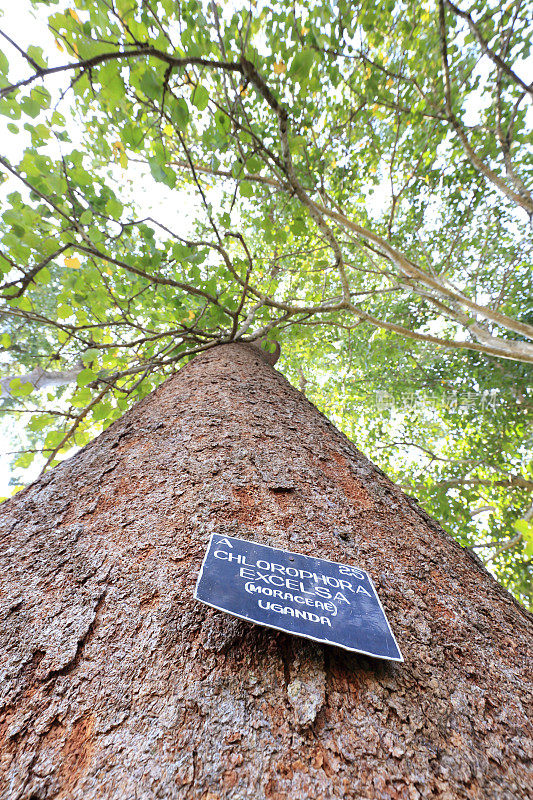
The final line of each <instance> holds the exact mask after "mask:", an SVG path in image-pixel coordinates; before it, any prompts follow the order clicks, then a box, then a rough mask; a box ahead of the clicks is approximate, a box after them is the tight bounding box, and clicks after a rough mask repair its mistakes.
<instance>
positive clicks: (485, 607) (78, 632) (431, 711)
mask: <svg viewBox="0 0 533 800" xmlns="http://www.w3.org/2000/svg"><path fill="white" fill-rule="evenodd" d="M1 522H2V529H3V533H2V538H1V542H2V570H1V585H2V589H1V594H0V600H1V604H2V615H3V622H2V628H1V638H2V642H1V644H2V684H1V712H0V750H1V776H2V777H1V779H0V780H1V786H2V789H1V790H0V796H1V797H2V798H9V800H18V799H19V798H26V799H27V800H38V799H39V800H40V799H42V800H44V799H45V798H68V799H69V800H71V799H72V800H76V798H80V799H81V798H84V800H93V799H94V800H103V799H104V798H105V799H106V800H118V799H119V798H120V799H121V800H122V798H124V799H128V800H129V798H139V799H141V798H188V799H189V798H194V799H196V798H198V799H199V800H221V799H222V798H233V800H237V798H241V799H242V798H257V800H259V798H270V799H271V800H276V798H277V799H278V800H281V799H282V798H290V799H291V800H296V799H297V800H303V799H304V798H317V800H318V798H323V800H326V798H351V799H354V798H358V799H359V800H369V799H371V798H402V800H403V798H405V800H415V798H420V797H422V798H428V797H435V798H469V800H472V798H498V800H510V799H511V798H525V797H527V796H528V795H529V796H531V794H530V792H531V789H532V787H531V784H530V783H528V781H529V780H530V777H528V771H527V770H528V757H530V756H531V752H530V749H531V748H530V740H529V739H528V738H527V736H526V709H525V707H524V706H525V704H526V701H527V699H528V698H529V696H528V693H527V689H526V687H527V675H526V669H527V663H526V647H527V644H526V643H527V638H526V637H527V634H528V631H530V630H531V619H530V617H529V615H528V614H527V613H526V612H525V611H524V610H523V609H522V608H520V607H519V605H518V604H517V603H516V602H515V601H514V600H513V599H512V598H511V596H510V595H509V594H507V593H506V592H505V591H504V590H503V589H501V588H500V587H499V586H498V584H497V583H496V582H495V581H494V580H493V578H492V577H491V576H490V575H489V574H488V573H487V572H486V571H485V570H484V568H483V567H482V566H481V564H480V562H478V561H477V560H476V559H475V557H474V556H472V555H471V554H470V553H469V552H467V551H465V550H463V549H462V548H461V547H460V546H459V545H458V544H456V543H455V542H454V541H453V540H452V539H451V538H450V537H449V536H447V535H446V534H445V533H444V532H443V531H442V530H441V529H439V528H438V526H437V525H436V523H434V522H433V521H432V520H431V519H429V518H428V517H427V516H426V515H425V513H424V512H423V511H421V510H420V508H419V507H418V506H417V504H416V503H415V502H414V501H413V500H411V499H410V498H408V497H406V495H404V494H403V493H402V492H401V491H400V490H399V489H398V487H396V486H395V485H394V484H393V483H391V481H390V480H388V479H387V478H386V476H385V475H384V474H383V473H382V472H380V470H379V469H377V468H376V467H375V466H373V465H372V464H371V463H370V462H369V461H368V460H367V459H366V458H365V457H364V456H363V455H361V453H359V452H358V451H357V450H356V448H355V447H354V446H353V445H352V444H351V443H350V442H349V441H348V440H347V439H346V437H345V436H343V435H342V434H341V433H339V432H338V431H337V430H336V429H335V428H334V427H333V425H331V424H330V423H329V422H328V421H327V420H326V419H325V418H324V417H323V416H322V415H321V414H319V413H318V412H317V411H316V409H315V408H314V407H313V406H312V405H311V404H310V403H309V402H308V401H307V400H305V398H304V397H303V396H302V395H301V394H300V393H299V392H298V391H297V390H296V389H294V388H293V387H291V386H290V385H289V384H288V383H287V381H286V380H285V379H284V378H283V377H282V376H281V375H280V374H279V373H277V372H276V371H275V370H274V369H273V368H272V367H271V366H269V365H268V364H267V363H266V362H265V361H264V360H263V359H262V357H261V356H260V355H259V354H258V353H257V351H256V350H254V349H253V348H251V347H248V346H245V345H225V346H223V347H218V348H216V349H213V350H211V351H209V352H207V353H205V354H203V355H201V356H199V357H198V358H196V359H195V360H194V361H192V362H191V363H190V364H188V365H187V366H186V367H184V368H183V369H182V370H180V372H179V373H178V374H176V375H175V376H174V377H172V378H171V379H170V380H168V381H167V382H166V383H164V384H163V385H162V386H161V387H160V388H159V389H158V390H157V391H156V392H154V393H153V394H152V395H150V396H149V397H147V398H145V399H144V400H143V401H142V402H140V403H139V404H138V405H137V406H136V407H135V408H133V409H132V410H131V411H130V412H128V413H127V414H126V415H125V416H124V417H123V418H122V419H121V420H120V421H118V422H116V423H115V424H113V425H112V426H111V427H109V428H108V429H107V430H106V431H105V433H103V434H102V435H101V436H99V437H98V438H97V439H96V440H95V441H94V442H92V443H91V444H89V445H88V446H87V447H85V448H84V449H83V450H81V451H80V452H79V453H78V454H77V455H75V456H74V457H73V458H71V459H70V460H68V461H66V462H64V463H63V464H61V465H60V466H58V467H56V468H55V469H54V470H53V471H52V472H50V473H48V474H46V475H45V476H44V477H42V478H41V479H40V480H39V481H37V482H36V483H34V484H33V485H32V486H30V487H28V488H27V489H26V490H24V491H23V492H21V493H20V494H18V495H17V496H16V497H15V498H13V499H12V500H10V501H9V502H6V503H5V504H4V505H3V506H2V509H1ZM213 531H216V532H225V533H231V534H233V535H236V536H239V537H242V538H250V539H254V540H256V541H258V542H262V543H265V544H269V545H272V546H276V547H282V548H286V549H292V550H295V551H298V552H301V553H305V554H311V555H319V556H322V557H325V558H329V559H333V560H335V561H342V562H346V563H349V564H355V565H359V566H361V567H363V568H364V569H366V570H368V571H369V572H370V574H371V575H372V576H373V578H374V581H375V583H376V586H377V589H378V592H379V594H380V597H381V600H382V602H383V604H384V606H385V609H386V611H387V614H388V617H389V620H390V622H391V625H392V628H393V630H394V632H395V634H396V636H397V638H398V640H399V643H400V646H401V648H402V652H403V654H404V657H405V659H406V660H405V663H404V664H394V663H391V662H382V661H377V660H372V659H370V658H366V657H363V656H357V655H353V654H350V653H346V652H344V651H342V650H340V649H336V648H334V647H327V646H321V645H317V644H314V643H311V642H309V641H306V640H303V639H297V638H294V637H290V636H288V635H285V634H281V633H277V632H275V631H273V630H269V629H265V628H261V627H258V626H254V625H251V624H248V623H246V622H242V621H240V620H236V619H234V618H231V617H229V616H227V615H224V614H222V613H221V612H218V611H215V610H213V609H210V608H208V607H206V606H204V605H201V604H199V603H196V602H194V600H193V598H192V593H193V588H194V584H195V579H196V573H197V570H198V569H199V566H200V564H201V560H202V557H203V554H204V550H205V547H206V544H207V541H208V537H209V535H210V534H211V533H212V532H213ZM528 747H529V748H530V749H529V750H528Z"/></svg>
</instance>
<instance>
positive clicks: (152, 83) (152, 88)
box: [139, 69, 162, 100]
mask: <svg viewBox="0 0 533 800" xmlns="http://www.w3.org/2000/svg"><path fill="white" fill-rule="evenodd" d="M139 86H140V88H141V89H142V91H143V92H144V93H145V95H146V96H147V97H149V98H150V99H151V100H155V99H156V98H157V97H159V95H160V94H161V90H162V84H161V81H160V80H159V78H158V77H157V75H156V73H155V72H154V71H153V70H151V69H147V70H145V72H144V73H143V75H142V77H141V80H140V81H139Z"/></svg>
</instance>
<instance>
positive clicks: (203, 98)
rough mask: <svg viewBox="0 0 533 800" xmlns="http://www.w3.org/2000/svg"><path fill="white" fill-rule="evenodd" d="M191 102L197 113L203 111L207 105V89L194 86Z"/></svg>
mask: <svg viewBox="0 0 533 800" xmlns="http://www.w3.org/2000/svg"><path fill="white" fill-rule="evenodd" d="M192 102H193V104H194V105H195V106H196V108H197V109H198V111H204V109H206V108H207V105H208V103H209V92H208V91H207V89H205V88H204V87H203V86H200V85H198V86H196V88H195V90H194V92H193V96H192Z"/></svg>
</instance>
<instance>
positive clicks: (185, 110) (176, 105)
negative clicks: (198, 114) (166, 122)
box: [170, 98, 190, 131]
mask: <svg viewBox="0 0 533 800" xmlns="http://www.w3.org/2000/svg"><path fill="white" fill-rule="evenodd" d="M170 116H171V119H172V122H173V123H174V125H175V126H176V127H177V128H178V129H179V130H180V131H184V130H185V129H186V128H187V125H188V124H189V119H190V112H189V106H188V105H187V103H186V102H185V100H183V98H179V99H178V100H175V99H174V98H173V99H172V102H171V104H170Z"/></svg>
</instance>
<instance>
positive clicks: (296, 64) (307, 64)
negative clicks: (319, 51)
mask: <svg viewBox="0 0 533 800" xmlns="http://www.w3.org/2000/svg"><path fill="white" fill-rule="evenodd" d="M314 63H315V53H314V51H313V50H310V49H306V50H301V51H300V52H299V53H296V55H295V56H294V58H293V60H292V63H291V68H290V74H291V75H292V77H293V78H295V79H296V80H297V81H299V82H300V83H301V82H302V81H304V80H306V79H307V78H308V77H309V73H310V72H311V69H312V67H313V64H314Z"/></svg>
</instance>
